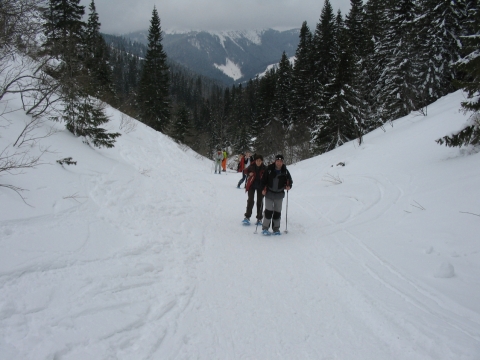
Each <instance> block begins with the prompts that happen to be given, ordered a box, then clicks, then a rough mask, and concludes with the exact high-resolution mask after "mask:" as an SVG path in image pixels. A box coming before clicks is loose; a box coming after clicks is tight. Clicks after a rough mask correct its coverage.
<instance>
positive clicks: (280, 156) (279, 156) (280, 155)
mask: <svg viewBox="0 0 480 360" xmlns="http://www.w3.org/2000/svg"><path fill="white" fill-rule="evenodd" d="M275 160H282V161H283V155H282V154H278V155H277V156H275Z"/></svg>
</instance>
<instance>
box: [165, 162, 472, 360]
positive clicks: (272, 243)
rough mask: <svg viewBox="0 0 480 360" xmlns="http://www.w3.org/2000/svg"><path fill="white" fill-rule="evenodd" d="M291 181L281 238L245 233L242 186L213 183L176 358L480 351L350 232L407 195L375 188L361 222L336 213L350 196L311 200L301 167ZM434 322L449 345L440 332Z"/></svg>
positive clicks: (463, 326)
mask: <svg viewBox="0 0 480 360" xmlns="http://www.w3.org/2000/svg"><path fill="white" fill-rule="evenodd" d="M291 172H292V176H294V189H292V191H291V192H290V196H289V198H290V199H289V201H290V204H289V212H290V226H289V227H290V229H291V230H290V232H289V234H284V235H282V236H280V237H264V236H261V235H260V234H257V235H256V234H253V232H254V229H255V226H253V225H251V226H249V227H246V226H242V225H241V224H240V221H241V219H242V216H243V212H244V211H245V206H246V194H245V193H244V191H243V190H238V189H236V188H235V184H236V181H237V180H238V178H239V176H236V177H235V178H234V179H232V177H233V176H231V175H230V174H229V175H228V176H221V177H220V176H218V175H211V177H213V180H215V189H216V192H215V195H216V197H215V203H214V204H211V205H213V206H211V207H210V209H209V210H208V211H209V216H210V217H211V219H213V221H210V222H211V226H208V227H205V234H204V237H205V239H206V241H205V247H204V253H203V255H202V257H203V258H202V261H201V264H200V265H199V266H198V267H197V274H198V279H197V285H196V286H195V294H194V295H193V297H192V300H191V302H190V304H189V306H188V307H187V308H186V309H185V311H184V313H183V314H182V315H181V316H180V319H179V327H178V332H177V333H176V334H175V335H174V336H173V337H174V338H175V339H174V341H168V342H167V343H169V344H170V345H169V346H168V347H170V346H172V347H171V348H169V352H168V354H169V357H172V358H189V357H191V356H193V355H198V354H201V356H200V357H201V358H206V359H207V358H218V359H220V358H232V359H233V358H234V359H243V358H311V359H314V358H315V359H316V358H348V357H351V356H352V354H353V353H354V354H355V358H357V359H372V358H375V359H377V358H378V359H380V358H405V359H406V358H408V359H427V358H431V359H441V358H444V359H448V358H452V357H456V356H457V351H458V350H459V349H461V348H462V347H465V346H469V344H472V342H474V343H475V342H476V343H477V346H478V340H479V338H478V323H474V324H471V325H472V326H468V322H467V321H466V322H462V323H460V324H459V323H458V321H457V320H456V318H455V317H454V318H451V317H449V316H448V314H445V313H444V310H445V309H443V308H442V306H441V304H436V303H435V300H434V299H432V297H431V296H429V294H428V293H427V292H426V291H425V289H422V288H421V287H419V286H418V285H416V284H415V283H414V282H412V281H411V280H410V279H408V278H406V277H405V276H404V275H402V274H401V273H400V272H399V271H398V270H396V269H395V268H394V266H393V265H391V264H389V263H388V262H386V261H385V260H384V259H382V258H380V257H379V256H377V255H376V254H375V253H374V252H372V251H371V250H370V249H369V248H368V247H367V246H366V245H365V244H364V243H363V242H362V239H361V238H358V237H357V236H356V235H355V233H354V231H353V230H351V228H353V227H354V225H356V224H357V223H358V221H356V220H359V218H362V219H361V221H360V222H362V223H365V222H367V223H368V222H369V221H376V220H378V217H379V216H380V215H379V214H380V213H385V208H388V207H390V206H391V205H390V204H392V199H391V197H393V198H398V197H400V196H401V191H400V190H399V189H398V188H397V187H396V186H394V185H393V184H391V183H389V182H388V179H387V180H386V179H384V178H381V179H375V178H373V179H368V181H367V182H368V183H370V185H371V186H372V187H373V189H374V190H373V191H378V194H379V195H378V198H375V197H373V199H374V200H375V201H374V203H373V204H371V203H364V204H362V205H361V206H357V208H356V212H357V214H352V210H351V209H352V206H350V205H351V204H349V206H344V207H343V208H342V207H341V206H340V210H343V211H344V212H345V211H346V210H348V211H347V214H340V213H341V211H340V210H338V211H337V212H336V213H335V211H331V210H330V211H328V210H327V209H328V208H330V209H332V208H333V209H334V208H335V206H337V207H339V206H338V202H339V201H340V202H342V200H341V197H340V198H336V199H335V203H334V200H333V199H330V201H329V200H328V199H324V198H322V197H321V196H320V198H319V199H315V198H314V197H313V198H312V196H311V194H310V193H309V191H308V188H309V185H311V184H309V183H308V181H305V179H302V178H301V176H299V177H298V178H296V177H295V167H292V168H291ZM362 182H363V180H362ZM295 184H298V189H297V187H296V186H295ZM346 201H347V202H348V201H350V200H348V199H347V200H346ZM285 207H286V204H285V206H284V211H285ZM376 208H379V209H380V210H378V211H375V209H376ZM353 209H354V210H355V207H353ZM220 214H221V216H220ZM216 215H218V216H216ZM369 217H370V218H369ZM339 218H340V220H338V219H339ZM227 219H228V220H227ZM349 223H352V225H351V226H350V225H348V224H349ZM300 224H302V225H300ZM284 226H285V223H284V221H283V222H282V227H283V228H284ZM432 323H436V324H438V325H439V326H443V327H445V328H446V329H445V331H446V332H447V333H448V335H446V336H438V333H437V332H436V331H434V332H432V331H431V329H429V327H430V326H431V324H432ZM475 326H476V328H475ZM452 333H453V334H455V338H456V339H457V340H456V341H455V342H453V343H452V341H451V338H450V336H451V335H452ZM471 350H472V349H471ZM473 350H474V349H473ZM460 353H461V351H460Z"/></svg>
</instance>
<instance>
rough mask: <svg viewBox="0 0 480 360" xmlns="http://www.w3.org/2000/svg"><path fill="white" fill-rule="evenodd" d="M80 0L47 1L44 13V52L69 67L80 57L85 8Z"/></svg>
mask: <svg viewBox="0 0 480 360" xmlns="http://www.w3.org/2000/svg"><path fill="white" fill-rule="evenodd" d="M79 3H80V0H49V3H48V8H47V9H46V11H45V13H44V18H45V24H44V34H45V37H46V40H45V43H44V44H43V46H44V48H45V51H46V52H47V53H48V54H49V55H51V56H55V57H57V58H59V59H62V60H64V61H65V63H66V64H67V65H69V66H72V65H73V64H74V63H76V62H78V61H79V60H80V59H81V57H82V52H83V48H82V46H81V45H82V43H83V41H82V40H83V34H84V28H85V23H84V22H83V21H82V17H83V15H84V13H85V7H84V6H81V5H79Z"/></svg>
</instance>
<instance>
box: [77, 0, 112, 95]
mask: <svg viewBox="0 0 480 360" xmlns="http://www.w3.org/2000/svg"><path fill="white" fill-rule="evenodd" d="M89 11H90V13H89V16H88V21H87V25H86V31H85V55H84V57H85V64H86V67H87V69H88V71H89V76H90V81H89V84H88V92H89V94H91V95H92V96H95V97H99V98H104V99H108V100H113V96H114V92H115V91H114V88H113V81H112V71H111V69H110V66H109V58H110V54H109V52H108V47H107V44H106V43H105V40H104V39H103V37H102V35H101V34H100V25H101V24H100V22H99V17H98V13H97V10H96V8H95V2H94V0H92V1H91V3H90V6H89Z"/></svg>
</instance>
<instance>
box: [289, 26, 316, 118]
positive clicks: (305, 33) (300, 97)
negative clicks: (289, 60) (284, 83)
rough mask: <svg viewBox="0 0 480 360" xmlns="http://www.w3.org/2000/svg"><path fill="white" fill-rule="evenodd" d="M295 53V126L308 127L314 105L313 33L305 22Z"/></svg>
mask: <svg viewBox="0 0 480 360" xmlns="http://www.w3.org/2000/svg"><path fill="white" fill-rule="evenodd" d="M299 37H300V41H299V43H298V46H297V50H296V52H295V64H294V66H293V80H292V118H293V122H294V123H295V124H303V125H306V124H307V123H308V119H311V103H312V81H311V78H312V68H313V67H312V59H311V56H312V33H311V32H310V28H309V27H308V25H307V22H306V21H305V22H303V24H302V27H301V29H300V35H299Z"/></svg>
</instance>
